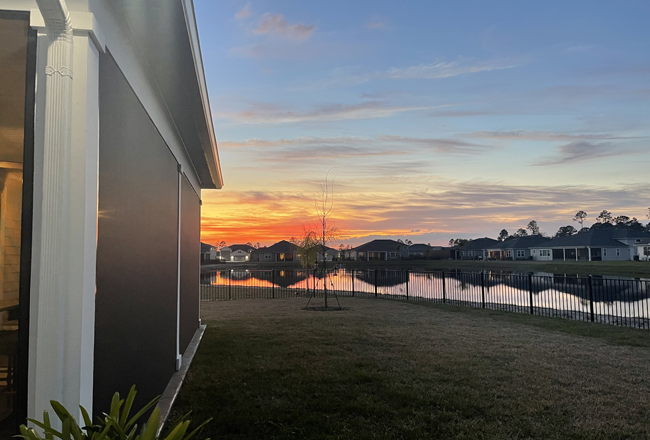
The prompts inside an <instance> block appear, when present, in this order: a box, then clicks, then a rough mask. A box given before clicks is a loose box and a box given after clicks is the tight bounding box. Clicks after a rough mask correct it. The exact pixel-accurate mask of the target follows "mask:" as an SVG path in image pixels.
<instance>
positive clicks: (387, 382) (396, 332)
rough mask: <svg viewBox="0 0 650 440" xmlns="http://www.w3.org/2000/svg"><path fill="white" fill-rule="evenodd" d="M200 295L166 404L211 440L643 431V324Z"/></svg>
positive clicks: (646, 432)
mask: <svg viewBox="0 0 650 440" xmlns="http://www.w3.org/2000/svg"><path fill="white" fill-rule="evenodd" d="M342 301H343V305H344V307H345V308H346V310H343V311H333V312H315V311H305V310H302V309H301V308H302V307H303V306H304V300H303V299H276V300H257V301H255V300H242V301H231V302H217V303H202V308H203V311H202V317H203V320H204V323H207V324H208V329H207V331H206V334H205V336H204V340H203V342H202V343H201V346H200V348H199V351H198V353H197V356H196V358H195V360H194V363H193V365H192V367H191V370H190V373H189V374H188V377H187V379H186V382H185V384H184V386H183V390H182V391H181V394H180V396H179V399H178V402H177V404H176V406H175V413H176V414H182V413H184V412H186V411H188V410H192V411H193V413H192V419H193V420H195V421H202V420H204V419H206V418H208V417H213V418H214V420H213V421H212V422H211V423H210V425H209V428H208V430H207V431H206V432H204V434H205V436H210V437H212V438H213V439H293V438H308V439H325V438H327V439H330V438H333V439H419V438H423V439H424V438H433V439H437V438H439V439H447V438H453V439H647V438H650V417H649V416H650V378H649V374H648V365H650V343H649V341H648V338H649V337H650V334H649V333H647V332H644V331H641V330H634V329H624V328H616V327H612V326H607V325H600V324H591V323H581V322H572V321H565V320H561V319H552V318H544V317H533V316H528V315H523V314H522V315H517V314H511V313H505V312H497V311H487V310H480V309H471V308H463V307H451V306H442V305H430V304H426V303H419V304H413V303H406V302H399V301H386V300H375V299H352V298H345V299H343V300H342Z"/></svg>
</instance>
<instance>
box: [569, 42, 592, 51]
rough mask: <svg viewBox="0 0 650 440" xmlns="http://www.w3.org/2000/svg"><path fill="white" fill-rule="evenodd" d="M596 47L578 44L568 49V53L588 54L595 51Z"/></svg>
mask: <svg viewBox="0 0 650 440" xmlns="http://www.w3.org/2000/svg"><path fill="white" fill-rule="evenodd" d="M595 47H596V46H594V45H590V44H576V45H573V46H570V47H568V48H567V50H566V51H567V52H586V51H588V50H591V49H594V48H595Z"/></svg>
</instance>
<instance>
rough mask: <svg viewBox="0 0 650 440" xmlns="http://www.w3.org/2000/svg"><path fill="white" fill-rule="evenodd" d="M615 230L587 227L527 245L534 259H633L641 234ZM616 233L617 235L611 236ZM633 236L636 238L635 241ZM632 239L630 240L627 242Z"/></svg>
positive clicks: (641, 239)
mask: <svg viewBox="0 0 650 440" xmlns="http://www.w3.org/2000/svg"><path fill="white" fill-rule="evenodd" d="M642 234H644V233H643V232H641V233H636V234H631V236H630V234H629V233H622V232H616V230H611V229H608V230H600V229H597V230H590V231H585V232H579V233H577V234H575V235H571V236H569V237H559V238H554V239H553V240H551V241H549V242H548V243H545V244H543V245H538V246H533V247H531V254H532V257H533V259H534V260H538V261H558V260H559V261H626V260H633V259H634V256H635V255H637V254H638V252H639V250H638V248H639V247H642V248H643V246H642V242H643V240H644V238H642V237H634V235H642ZM614 237H619V238H614ZM637 240H639V241H638V242H637ZM629 242H633V243H634V244H627V243H629Z"/></svg>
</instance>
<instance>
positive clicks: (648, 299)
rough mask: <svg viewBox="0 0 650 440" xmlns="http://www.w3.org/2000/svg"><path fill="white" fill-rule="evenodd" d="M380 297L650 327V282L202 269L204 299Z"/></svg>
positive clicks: (372, 271) (531, 276)
mask: <svg viewBox="0 0 650 440" xmlns="http://www.w3.org/2000/svg"><path fill="white" fill-rule="evenodd" d="M326 290H327V291H328V293H329V294H330V295H337V296H339V297H376V298H389V299H400V300H408V301H430V302H438V303H446V304H453V305H462V306H470V307H482V308H486V309H493V310H505V311H511V312H517V313H529V314H533V315H545V316H554V317H562V318H567V319H574V320H580V321H592V322H601V323H608V324H614V325H619V326H625V327H636V328H642V329H649V328H650V281H649V280H642V279H619V278H604V277H599V276H598V277H597V276H589V277H578V276H567V275H553V276H549V275H534V274H502V273H493V272H460V271H450V272H444V271H442V272H425V271H409V270H394V269H354V270H350V269H348V270H345V269H328V270H327V273H325V272H324V271H322V270H318V269H317V270H305V269H273V270H244V269H235V270H231V269H225V270H214V271H209V272H208V271H206V272H203V273H202V274H201V300H202V301H220V300H236V299H258V298H295V297H305V298H306V297H309V296H315V297H322V296H324V293H325V291H326Z"/></svg>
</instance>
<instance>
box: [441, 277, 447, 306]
mask: <svg viewBox="0 0 650 440" xmlns="http://www.w3.org/2000/svg"><path fill="white" fill-rule="evenodd" d="M442 303H443V304H446V303H447V280H446V279H445V271H444V270H443V271H442Z"/></svg>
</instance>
